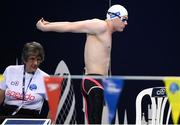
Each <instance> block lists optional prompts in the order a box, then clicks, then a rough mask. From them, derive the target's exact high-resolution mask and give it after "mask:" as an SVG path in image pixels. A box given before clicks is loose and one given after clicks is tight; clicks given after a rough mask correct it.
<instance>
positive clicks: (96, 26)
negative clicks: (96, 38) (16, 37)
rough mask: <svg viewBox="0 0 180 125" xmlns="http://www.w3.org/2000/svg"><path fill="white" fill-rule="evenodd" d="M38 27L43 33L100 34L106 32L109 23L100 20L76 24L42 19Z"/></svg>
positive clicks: (77, 22)
mask: <svg viewBox="0 0 180 125" xmlns="http://www.w3.org/2000/svg"><path fill="white" fill-rule="evenodd" d="M36 27H37V29H39V30H41V31H43V32H48V31H53V32H73V33H88V34H98V33H102V32H104V31H106V28H107V23H106V22H105V21H103V20H99V19H91V20H84V21H76V22H48V21H45V20H44V19H43V18H42V19H40V20H39V21H38V22H37V24H36Z"/></svg>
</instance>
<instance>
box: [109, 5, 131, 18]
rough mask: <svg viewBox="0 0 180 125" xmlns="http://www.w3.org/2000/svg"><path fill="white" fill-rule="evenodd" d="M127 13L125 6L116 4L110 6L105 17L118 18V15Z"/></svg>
mask: <svg viewBox="0 0 180 125" xmlns="http://www.w3.org/2000/svg"><path fill="white" fill-rule="evenodd" d="M127 15H128V12H127V10H126V8H124V7H123V6H122V5H119V4H116V5H113V6H111V7H110V8H109V9H108V12H107V14H106V18H107V19H115V18H118V16H120V17H122V16H127Z"/></svg>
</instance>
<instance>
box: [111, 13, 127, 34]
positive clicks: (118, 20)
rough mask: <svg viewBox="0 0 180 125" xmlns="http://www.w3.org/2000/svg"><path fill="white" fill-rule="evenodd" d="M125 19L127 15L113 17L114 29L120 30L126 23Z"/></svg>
mask: <svg viewBox="0 0 180 125" xmlns="http://www.w3.org/2000/svg"><path fill="white" fill-rule="evenodd" d="M127 21H128V16H122V17H120V16H118V18H115V19H113V22H114V27H115V30H116V31H119V32H122V31H123V30H124V28H125V27H126V25H128V23H127Z"/></svg>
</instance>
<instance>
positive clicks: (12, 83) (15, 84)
mask: <svg viewBox="0 0 180 125" xmlns="http://www.w3.org/2000/svg"><path fill="white" fill-rule="evenodd" d="M10 84H11V85H14V86H18V85H19V81H11V83H10Z"/></svg>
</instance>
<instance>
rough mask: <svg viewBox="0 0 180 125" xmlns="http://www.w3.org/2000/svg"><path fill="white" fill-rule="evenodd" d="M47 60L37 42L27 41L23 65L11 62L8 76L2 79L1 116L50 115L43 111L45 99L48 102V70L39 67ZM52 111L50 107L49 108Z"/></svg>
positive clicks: (0, 87)
mask: <svg viewBox="0 0 180 125" xmlns="http://www.w3.org/2000/svg"><path fill="white" fill-rule="evenodd" d="M43 60H44V49H43V47H42V45H41V44H39V43H37V42H29V43H26V44H25V45H24V48H23V52H22V61H23V65H12V66H8V67H7V68H6V69H5V71H4V73H3V76H4V80H2V81H1V83H0V105H1V107H0V118H1V122H2V120H3V119H5V118H6V117H8V118H9V117H21V118H46V117H47V114H42V112H44V111H42V107H43V104H44V101H45V100H46V102H47V96H46V93H45V92H46V91H45V83H44V76H49V75H48V74H47V73H45V72H44V71H42V70H41V69H39V68H38V67H39V65H40V64H41V63H42V61H43ZM46 110H47V112H48V108H46Z"/></svg>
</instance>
